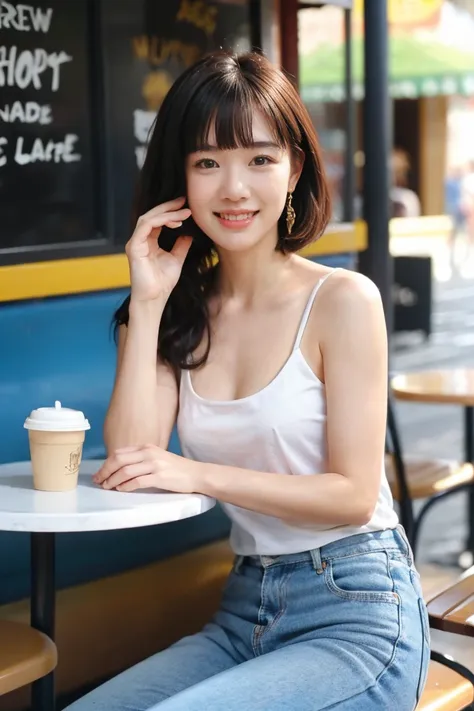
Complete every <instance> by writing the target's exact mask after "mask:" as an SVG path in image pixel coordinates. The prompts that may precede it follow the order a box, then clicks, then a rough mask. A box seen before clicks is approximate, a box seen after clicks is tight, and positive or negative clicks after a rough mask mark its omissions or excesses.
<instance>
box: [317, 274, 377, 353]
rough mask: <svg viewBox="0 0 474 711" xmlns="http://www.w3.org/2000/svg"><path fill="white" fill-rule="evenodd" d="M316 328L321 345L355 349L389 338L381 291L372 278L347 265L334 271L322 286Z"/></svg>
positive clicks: (373, 344) (370, 345) (371, 345)
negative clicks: (347, 267)
mask: <svg viewBox="0 0 474 711" xmlns="http://www.w3.org/2000/svg"><path fill="white" fill-rule="evenodd" d="M318 296H319V299H318V302H319V303H318V308H316V309H314V310H313V311H314V314H313V328H314V331H313V332H314V333H315V334H316V333H317V334H318V340H319V342H320V344H321V346H323V345H326V346H329V345H330V344H334V346H336V345H337V346H341V345H343V346H344V348H349V349H351V350H353V349H354V348H361V349H363V348H364V347H365V346H367V347H373V346H375V344H376V343H379V344H380V345H381V346H382V347H384V346H383V344H384V343H385V341H386V336H387V333H386V325H385V314H384V310H383V305H382V298H381V295H380V291H379V289H378V288H377V286H376V285H375V284H374V282H373V281H372V280H371V279H368V278H367V277H366V276H364V275H363V274H359V273H357V272H352V271H349V270H347V269H338V270H337V271H335V272H333V273H332V274H331V275H330V276H329V278H328V279H326V281H325V282H324V283H323V285H322V286H321V290H320V293H319V294H318Z"/></svg>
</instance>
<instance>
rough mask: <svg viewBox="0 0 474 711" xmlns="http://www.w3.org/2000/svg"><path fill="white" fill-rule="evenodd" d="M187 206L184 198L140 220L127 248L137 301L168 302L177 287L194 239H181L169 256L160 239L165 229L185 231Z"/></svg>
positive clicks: (133, 297) (177, 241)
mask: <svg viewBox="0 0 474 711" xmlns="http://www.w3.org/2000/svg"><path fill="white" fill-rule="evenodd" d="M184 203H185V198H184V197H182V198H177V199H176V200H170V201H169V202H165V203H163V204H162V205H158V206H157V207H154V208H153V209H152V210H149V211H148V212H146V213H145V214H144V215H142V216H141V217H139V219H138V222H137V225H136V227H135V231H134V233H133V235H132V236H131V238H130V240H129V241H128V242H127V245H126V247H125V252H126V254H127V258H128V262H129V265H130V279H131V286H132V299H133V300H134V301H152V300H160V299H163V300H167V299H168V297H169V295H170V294H171V292H172V291H173V289H174V287H175V286H176V284H177V282H178V279H179V276H180V274H181V269H182V268H183V264H184V260H185V259H186V255H187V254H188V251H189V248H190V246H191V242H192V239H191V237H178V239H177V240H176V243H175V245H174V246H173V249H172V250H171V252H166V251H165V250H164V249H161V248H160V247H159V245H158V238H159V236H160V233H161V230H162V228H163V227H164V226H166V227H171V228H177V227H181V225H182V223H183V221H184V220H187V219H188V217H190V215H191V210H189V209H188V208H183V205H184Z"/></svg>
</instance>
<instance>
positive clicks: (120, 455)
mask: <svg viewBox="0 0 474 711" xmlns="http://www.w3.org/2000/svg"><path fill="white" fill-rule="evenodd" d="M144 458H145V452H144V451H143V447H127V448H124V449H122V450H117V451H116V452H114V453H113V454H112V455H111V456H110V457H107V459H106V460H105V462H104V463H103V465H102V466H101V468H100V469H99V471H98V472H97V474H96V475H95V476H94V477H93V480H94V481H95V483H96V484H102V482H104V481H106V480H107V479H108V478H109V477H110V476H112V474H114V473H115V472H116V471H118V470H119V469H121V468H122V467H124V466H127V465H129V464H137V463H138V462H142V461H143V460H144Z"/></svg>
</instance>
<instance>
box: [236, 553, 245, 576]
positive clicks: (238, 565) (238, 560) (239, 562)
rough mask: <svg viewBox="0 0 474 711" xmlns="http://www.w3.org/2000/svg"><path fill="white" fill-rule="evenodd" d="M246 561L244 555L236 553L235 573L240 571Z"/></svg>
mask: <svg viewBox="0 0 474 711" xmlns="http://www.w3.org/2000/svg"><path fill="white" fill-rule="evenodd" d="M243 562H244V556H243V555H236V556H235V559H234V573H238V572H239V570H240V568H241V567H242V563H243Z"/></svg>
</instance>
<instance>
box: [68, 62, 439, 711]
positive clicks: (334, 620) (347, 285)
mask: <svg viewBox="0 0 474 711" xmlns="http://www.w3.org/2000/svg"><path fill="white" fill-rule="evenodd" d="M179 196H181V197H179ZM184 196H186V197H184ZM137 214H138V215H141V216H140V217H139V218H138V221H137V223H136V228H135V231H134V233H133V235H132V237H131V239H130V241H129V242H128V245H127V248H126V251H127V256H128V260H129V263H130V272H131V283H132V288H131V297H130V298H129V300H127V302H126V303H125V304H124V305H123V306H122V308H121V309H119V311H118V312H117V314H116V323H117V325H118V333H119V337H118V365H117V377H116V382H115V387H114V391H113V395H112V400H111V403H110V407H109V410H108V413H107V418H106V423H105V440H106V444H107V449H108V453H109V456H108V459H107V460H106V462H105V463H104V465H103V466H102V468H101V469H100V471H99V472H98V473H97V475H96V476H95V481H96V483H97V484H99V485H100V486H102V487H104V488H105V489H116V490H118V491H127V492H130V491H136V490H138V489H140V488H142V487H146V488H149V487H156V488H158V489H166V490H169V491H174V492H199V493H202V494H206V495H209V496H213V497H216V498H217V499H219V500H220V501H221V502H222V504H223V506H224V508H225V509H226V511H227V512H228V514H229V516H230V518H231V519H232V534H231V544H232V546H233V549H234V551H235V554H236V558H235V564H234V568H233V571H232V573H231V575H230V577H229V580H228V583H227V586H226V589H225V591H224V595H223V600H222V603H221V607H220V609H219V611H218V612H217V614H216V615H215V617H214V619H213V620H212V622H211V623H210V624H208V625H207V626H206V627H205V628H204V629H203V630H202V631H201V632H200V633H199V634H196V635H193V636H190V637H187V638H185V639H183V640H181V641H180V642H178V643H177V644H175V645H173V646H172V647H170V648H169V649H168V650H165V651H164V652H161V653H159V654H158V655H156V656H154V657H152V658H150V659H148V660H146V661H144V662H142V663H141V664H139V665H137V666H136V667H134V668H132V669H130V670H129V671H127V672H125V673H123V674H121V675H120V676H118V677H117V678H116V679H113V680H112V681H110V682H108V683H107V684H105V685H103V686H102V687H100V688H99V689H97V690H95V691H94V692H92V693H91V694H90V695H89V696H86V697H85V698H84V699H83V700H82V701H80V702H78V703H77V704H75V705H74V706H73V708H74V709H75V711H79V710H81V709H89V708H90V709H104V711H105V709H107V711H115V710H117V711H119V710H120V711H121V710H125V709H127V710H128V711H138V710H140V711H144V710H145V709H147V710H148V709H159V710H160V711H202V709H206V710H208V711H216V710H221V709H226V710H227V711H242V710H245V711H252V710H256V709H268V710H269V711H280V710H281V711H283V709H285V710H289V709H295V710H297V711H306V710H308V711H309V710H311V711H317V710H318V709H337V711H356V710H357V711H358V710H359V709H363V711H372V710H373V711H375V710H377V711H380V710H381V709H389V708H397V711H412V709H413V708H414V706H415V704H416V702H417V699H418V697H419V695H420V692H421V690H422V688H423V684H424V680H425V675H426V670H427V664H428V657H429V650H428V646H429V642H428V634H429V632H428V623H427V615H426V609H425V606H424V603H423V601H422V593H421V589H420V584H419V578H418V574H417V572H416V571H415V568H414V566H413V560H412V555H411V551H410V549H409V546H408V544H407V542H406V538H405V535H404V532H403V529H401V527H399V525H398V520H397V516H396V514H395V512H394V510H393V507H392V498H391V495H390V490H389V487H388V485H387V481H386V478H385V473H384V469H383V461H384V442H385V415H386V403H387V343H386V329H385V324H384V317H383V311H382V306H381V300H380V296H379V293H378V291H377V289H376V288H375V286H374V285H373V284H372V282H370V281H369V280H368V279H366V278H364V277H363V276H361V275H359V274H356V273H352V272H349V271H346V270H343V269H338V270H333V269H329V268H327V267H322V266H320V265H318V264H316V263H313V262H311V261H308V260H305V259H303V258H301V257H299V256H297V255H296V254H295V253H296V252H297V251H298V250H299V249H301V247H303V246H304V245H306V244H308V243H309V242H310V241H312V240H314V239H316V238H317V237H318V236H320V235H321V234H322V232H323V230H324V228H325V227H326V224H327V222H328V219H329V216H330V205H329V199H328V189H327V185H326V181H325V177H324V172H323V166H322V161H321V155H320V151H319V147H318V142H317V138H316V135H315V133H314V129H313V127H312V124H311V121H310V119H309V117H308V114H307V113H306V110H305V108H304V106H303V105H302V102H301V100H300V98H299V96H298V94H297V92H296V91H295V89H294V88H293V86H292V85H291V83H290V82H289V81H288V80H287V79H286V78H285V76H284V75H283V74H282V73H281V72H280V71H279V70H277V69H276V68H274V67H273V66H272V65H271V64H270V63H269V62H268V61H267V60H266V59H265V58H264V57H262V56H260V55H257V54H247V55H244V56H240V57H235V56H230V55H227V54H217V55H213V56H210V57H207V58H205V59H203V60H202V61H200V62H199V63H198V64H196V65H195V66H193V67H191V68H190V69H189V70H188V71H186V72H185V73H184V74H183V75H182V76H181V77H180V79H179V80H178V81H177V82H176V83H175V84H174V86H173V88H172V89H171V90H170V92H169V94H168V95H167V97H166V99H165V101H164V103H163V106H162V108H161V110H160V112H159V115H158V118H157V122H156V125H155V127H154V131H153V135H152V137H151V140H150V144H149V148H148V153H147V158H146V162H145V164H144V167H143V171H142V176H141V187H140V191H139V196H138V208H137ZM176 235H178V237H177V238H176V237H175V236H176ZM157 238H159V244H160V246H158V243H157ZM169 249H171V251H167V250H169ZM215 253H216V254H217V256H218V262H217V266H214V264H215V261H213V256H214V254H215ZM157 342H158V354H157ZM176 421H177V425H178V431H179V435H180V440H181V445H182V451H183V453H184V456H182V457H181V456H177V455H175V454H172V453H170V452H167V451H166V448H167V446H168V442H169V438H170V434H171V431H172V428H173V426H174V424H175V422H176Z"/></svg>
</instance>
